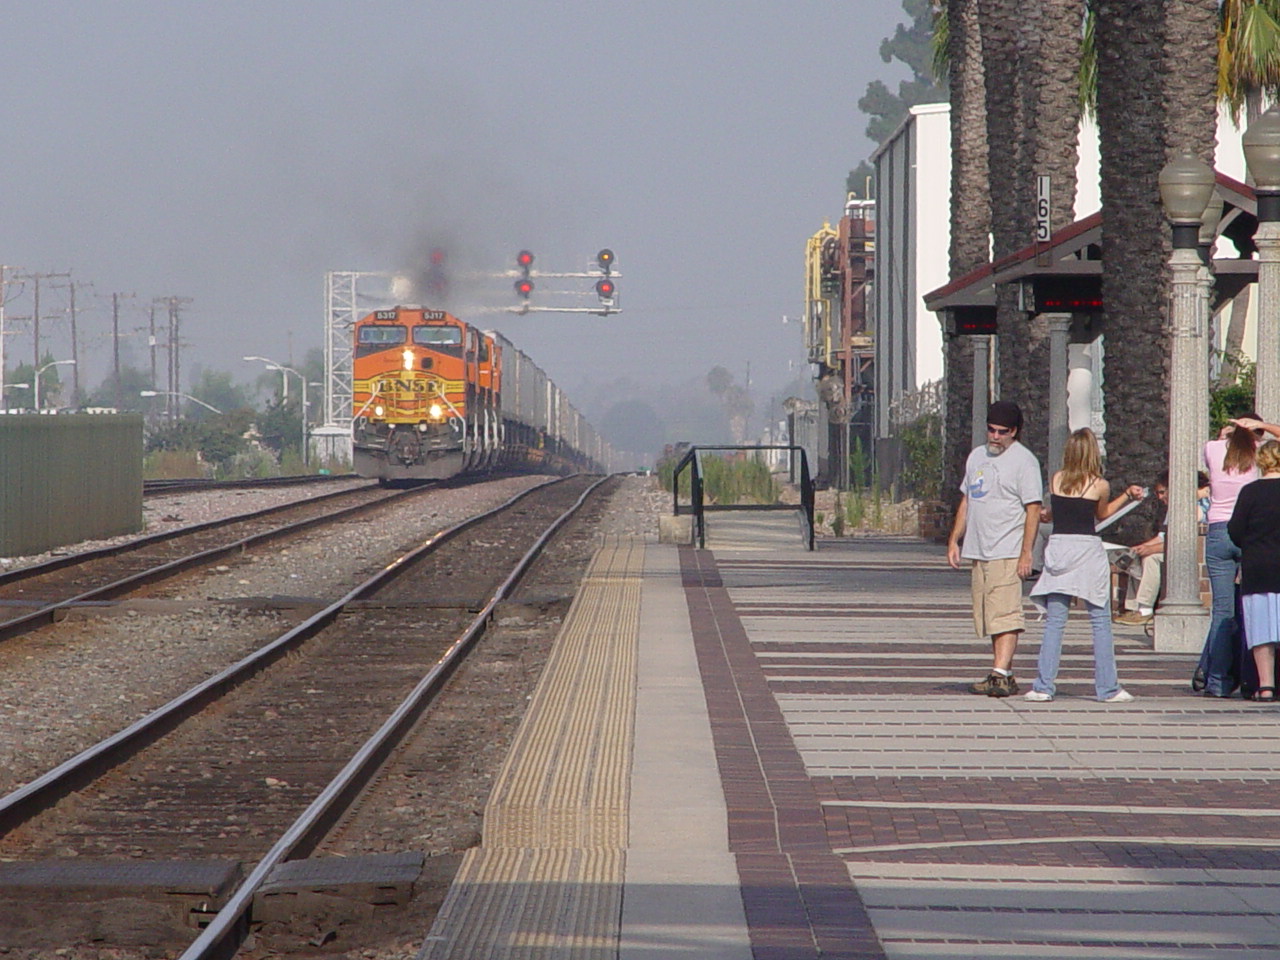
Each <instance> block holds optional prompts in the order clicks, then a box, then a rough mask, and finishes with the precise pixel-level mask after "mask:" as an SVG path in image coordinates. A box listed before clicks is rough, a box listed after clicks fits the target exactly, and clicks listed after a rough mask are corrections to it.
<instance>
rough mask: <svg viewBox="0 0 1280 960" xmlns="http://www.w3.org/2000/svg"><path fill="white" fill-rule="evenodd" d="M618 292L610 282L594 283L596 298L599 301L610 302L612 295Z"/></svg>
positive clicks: (599, 281) (598, 281)
mask: <svg viewBox="0 0 1280 960" xmlns="http://www.w3.org/2000/svg"><path fill="white" fill-rule="evenodd" d="M617 292H618V288H617V286H615V285H614V282H613V281H612V280H597V281H596V296H597V297H599V298H600V299H601V300H612V299H613V295H614V294H615V293H617Z"/></svg>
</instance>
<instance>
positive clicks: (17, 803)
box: [0, 478, 594, 836]
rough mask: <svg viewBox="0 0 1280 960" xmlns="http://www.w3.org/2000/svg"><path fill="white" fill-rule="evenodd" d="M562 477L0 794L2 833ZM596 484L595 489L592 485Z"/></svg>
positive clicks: (455, 529)
mask: <svg viewBox="0 0 1280 960" xmlns="http://www.w3.org/2000/svg"><path fill="white" fill-rule="evenodd" d="M559 482H562V480H561V479H559V478H557V479H554V480H549V481H547V482H545V483H542V484H539V485H537V486H534V487H530V488H529V489H528V490H526V491H524V492H522V493H519V494H517V495H516V496H514V497H512V498H510V499H509V500H507V501H506V502H505V503H503V504H501V505H499V506H497V507H495V508H494V509H492V510H489V511H487V512H485V513H481V514H477V515H476V516H474V517H470V518H468V519H466V520H463V521H462V522H461V523H457V524H454V525H453V526H452V527H448V528H446V529H445V530H442V531H440V532H438V533H436V534H435V535H434V536H432V537H431V538H429V539H428V540H427V541H426V542H425V543H423V544H421V545H420V546H418V547H416V548H414V549H413V550H411V551H410V552H409V553H406V554H404V555H403V556H401V557H399V558H397V559H396V560H393V561H392V562H391V563H389V564H387V566H386V567H384V568H383V569H382V570H380V571H378V573H376V574H375V575H374V576H372V577H370V578H369V579H368V580H366V581H365V582H364V583H361V584H359V585H358V586H356V587H355V588H354V589H352V590H351V591H349V592H348V593H346V594H345V595H343V596H342V597H341V598H339V599H338V600H336V601H334V602H333V603H331V604H329V606H327V607H325V608H324V609H323V610H320V611H319V612H317V613H315V614H313V615H312V616H310V617H308V618H307V619H306V620H303V621H302V622H301V623H299V624H298V625H296V626H295V627H293V628H291V629H289V630H288V631H286V632H285V633H283V634H281V635H280V636H279V637H277V638H276V639H275V640H272V641H271V642H269V643H267V644H265V645H264V646H262V647H260V648H258V649H257V650H256V651H254V652H253V653H250V654H248V655H247V656H245V657H242V658H241V659H240V660H238V661H236V662H235V663H234V664H231V665H230V666H228V667H226V668H224V669H223V670H221V671H219V672H218V673H216V674H214V675H213V676H210V677H208V678H206V679H205V680H204V681H202V682H201V683H199V684H197V685H196V686H194V687H192V688H191V689H189V690H187V691H186V692H185V693H182V694H180V695H179V696H177V697H175V698H173V699H172V700H170V701H169V702H168V703H166V704H164V705H162V706H160V707H157V708H156V709H155V710H153V711H151V712H150V713H148V714H147V715H146V716H144V717H141V718H139V719H138V720H136V721H134V722H133V723H132V724H130V725H129V726H127V727H125V728H124V729H123V730H120V731H118V732H117V733H115V734H113V735H111V736H110V737H107V738H106V739H105V740H102V741H100V742H98V743H96V744H94V745H93V746H91V747H87V748H86V749H84V750H82V751H81V752H80V753H78V754H76V755H75V756H73V757H71V758H69V759H68V760H65V761H64V762H63V763H61V764H59V765H58V766H56V767H54V768H53V769H52V770H49V771H47V772H45V773H44V774H42V775H41V776H39V777H37V778H36V779H35V780H32V781H31V782H30V783H27V784H25V785H23V786H22V787H19V788H18V789H17V790H14V791H12V792H10V793H9V794H7V795H6V796H4V797H0V836H3V835H5V834H7V833H9V832H10V831H12V830H13V829H14V828H16V827H18V826H20V825H21V824H22V823H25V822H26V821H27V820H30V819H31V818H32V817H34V816H35V815H36V814H38V813H41V812H43V811H44V810H46V809H48V808H49V807H51V806H53V804H55V803H57V802H58V801H59V800H61V799H63V798H64V797H66V796H68V795H70V794H71V793H74V792H75V791H76V790H78V789H81V788H83V787H84V786H86V785H87V784H89V783H91V782H93V781H94V780H95V779H97V778H98V777H100V776H102V775H103V774H104V773H106V772H107V771H108V770H111V769H112V768H113V767H116V766H118V765H119V764H121V763H123V762H124V761H125V760H127V759H129V758H130V757H132V756H134V755H135V754H137V753H138V752H139V751H141V750H142V749H143V748H145V747H147V746H149V745H150V744H152V743H154V742H155V741H157V740H159V739H160V738H161V737H162V736H164V735H165V734H167V733H169V732H171V731H172V730H174V729H176V728H177V727H178V726H179V725H180V724H182V723H183V722H184V721H186V720H187V719H189V718H190V717H192V716H194V715H195V714H197V713H199V712H200V711H201V710H202V709H204V708H205V707H206V706H207V705H209V704H210V703H213V702H215V701H216V700H218V699H219V698H221V697H223V696H225V695H226V694H227V693H228V692H230V691H231V690H233V689H235V688H236V687H238V686H239V685H241V684H242V683H244V682H245V681H246V680H249V679H251V678H252V677H254V676H256V675H257V674H258V673H260V672H262V671H263V670H265V669H266V668H267V667H269V666H270V665H271V664H273V663H275V662H276V661H277V660H278V659H280V657H282V656H284V655H285V654H286V653H288V652H289V651H291V650H293V649H295V648H296V647H298V646H300V645H301V644H302V643H303V642H304V641H306V640H308V639H310V638H311V637H312V636H314V635H315V634H317V633H319V632H320V631H321V630H322V629H323V628H324V627H326V626H328V625H329V624H330V623H332V622H333V621H334V620H336V619H337V617H338V615H339V614H340V613H341V612H342V610H343V608H344V607H346V606H347V605H348V604H350V603H352V602H354V601H356V600H361V599H363V598H364V597H365V596H367V595H368V594H370V593H372V592H374V591H375V590H376V589H378V588H379V587H382V586H385V585H386V584H387V583H389V582H391V580H393V579H394V578H395V577H397V576H399V575H400V574H401V573H402V572H403V570H404V569H405V568H406V567H407V565H409V564H412V563H413V562H416V561H417V560H418V559H420V558H421V557H423V556H425V555H426V554H427V553H429V552H431V551H432V550H435V549H436V548H438V547H439V546H440V545H441V544H443V543H446V542H448V541H449V540H451V539H453V538H454V537H456V536H457V535H458V534H460V533H462V532H464V531H465V530H467V529H468V528H470V527H472V526H474V525H475V524H477V523H479V522H481V521H483V520H485V519H488V518H489V517H490V516H492V515H494V514H496V513H498V512H500V511H502V510H505V509H507V508H508V507H511V506H513V505H514V504H515V503H517V502H519V501H520V500H522V499H523V498H524V497H527V496H529V495H531V494H532V493H534V492H535V491H537V490H540V489H542V488H544V487H546V486H549V485H551V484H554V483H559ZM592 489H594V486H593V487H592ZM504 586H505V584H504Z"/></svg>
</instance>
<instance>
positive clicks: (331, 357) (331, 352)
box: [324, 270, 395, 430]
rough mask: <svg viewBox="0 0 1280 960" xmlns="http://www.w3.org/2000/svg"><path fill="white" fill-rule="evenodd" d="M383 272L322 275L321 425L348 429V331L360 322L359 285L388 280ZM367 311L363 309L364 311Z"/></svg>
mask: <svg viewBox="0 0 1280 960" xmlns="http://www.w3.org/2000/svg"><path fill="white" fill-rule="evenodd" d="M394 276H395V275H394V274H392V273H388V272H384V271H376V272H373V271H354V270H330V271H329V272H328V273H326V274H325V275H324V330H325V336H324V425H325V426H326V427H342V428H343V429H345V430H350V429H351V404H352V386H351V371H352V351H353V350H354V347H353V346H352V343H351V331H352V329H353V328H354V327H355V324H356V321H357V320H359V319H360V312H361V309H362V308H361V306H360V282H361V281H362V280H372V279H379V280H390V279H392V278H393V277H394ZM368 309H369V308H367V307H366V308H364V310H365V311H366V312H367V311H368Z"/></svg>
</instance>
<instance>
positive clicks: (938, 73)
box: [931, 3, 951, 88]
mask: <svg viewBox="0 0 1280 960" xmlns="http://www.w3.org/2000/svg"><path fill="white" fill-rule="evenodd" d="M931 66H932V67H933V82H934V83H936V84H937V85H938V86H939V87H943V88H945V87H946V85H947V78H948V77H949V76H951V20H950V18H949V16H948V15H947V5H946V3H937V4H934V7H933V60H932V61H931Z"/></svg>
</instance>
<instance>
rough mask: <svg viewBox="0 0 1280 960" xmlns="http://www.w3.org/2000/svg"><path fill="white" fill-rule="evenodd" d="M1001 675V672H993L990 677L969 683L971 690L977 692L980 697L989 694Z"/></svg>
mask: <svg viewBox="0 0 1280 960" xmlns="http://www.w3.org/2000/svg"><path fill="white" fill-rule="evenodd" d="M999 677H1000V675H999V674H997V673H993V674H991V675H990V676H989V677H985V678H984V679H982V680H979V681H978V682H977V683H971V684H969V692H970V693H976V694H977V695H978V696H980V697H985V696H988V695H989V694H990V693H991V688H992V687H993V686H994V685H995V681H996V680H997V679H999Z"/></svg>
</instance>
